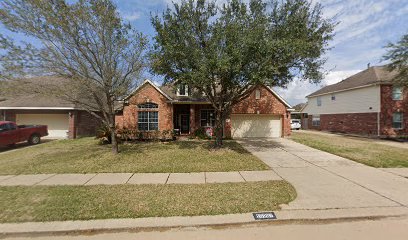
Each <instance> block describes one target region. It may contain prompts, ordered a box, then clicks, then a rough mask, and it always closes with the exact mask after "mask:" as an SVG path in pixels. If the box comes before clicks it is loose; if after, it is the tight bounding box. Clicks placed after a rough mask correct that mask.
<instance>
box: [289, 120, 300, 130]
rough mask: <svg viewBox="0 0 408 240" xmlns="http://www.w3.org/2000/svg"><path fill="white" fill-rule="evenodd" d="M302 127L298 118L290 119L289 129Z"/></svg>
mask: <svg viewBox="0 0 408 240" xmlns="http://www.w3.org/2000/svg"><path fill="white" fill-rule="evenodd" d="M301 127H302V125H301V123H300V119H291V120H290V129H296V130H299V129H300V128H301Z"/></svg>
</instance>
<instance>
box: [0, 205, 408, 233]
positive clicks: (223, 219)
mask: <svg viewBox="0 0 408 240" xmlns="http://www.w3.org/2000/svg"><path fill="white" fill-rule="evenodd" d="M275 214H276V216H277V219H276V220H262V221H259V220H258V221H257V220H254V218H253V215H252V213H242V214H227V215H214V216H192V217H150V218H135V219H103V220H88V221H56V222H26V223H4V224H0V237H23V236H46V235H77V234H81V233H82V234H83V233H103V232H120V231H129V232H138V231H153V230H165V229H171V228H184V227H227V226H234V225H247V224H257V223H265V224H285V223H296V222H320V223H327V222H332V221H351V220H364V219H379V218H388V217H403V216H408V208H406V207H377V208H350V209H318V210H280V211H275Z"/></svg>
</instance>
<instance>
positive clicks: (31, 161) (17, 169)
mask: <svg viewBox="0 0 408 240" xmlns="http://www.w3.org/2000/svg"><path fill="white" fill-rule="evenodd" d="M224 143H225V145H224V148H223V149H220V150H217V151H214V150H213V149H212V147H211V143H210V142H208V141H176V142H169V143H160V142H155V143H144V142H139V143H130V144H123V145H120V149H121V153H120V154H119V155H113V154H112V153H111V152H110V146H108V145H99V144H98V141H97V140H94V139H92V138H82V139H77V140H60V141H53V142H48V143H44V144H40V145H37V146H34V147H30V148H22V149H18V150H15V151H12V152H6V153H2V154H0V175H6V174H39V173H101V172H146V173H155V172H156V173H159V172H214V171H221V172H223V171H241V170H267V169H268V167H267V166H266V165H265V164H264V163H263V162H262V161H261V160H259V159H258V158H256V157H255V156H253V155H252V154H251V153H249V152H248V151H246V150H245V149H244V148H243V147H242V146H241V145H239V144H238V143H236V142H234V141H225V142H224Z"/></svg>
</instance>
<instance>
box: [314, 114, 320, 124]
mask: <svg viewBox="0 0 408 240" xmlns="http://www.w3.org/2000/svg"><path fill="white" fill-rule="evenodd" d="M315 118H316V119H319V120H315ZM312 126H313V127H320V115H312Z"/></svg>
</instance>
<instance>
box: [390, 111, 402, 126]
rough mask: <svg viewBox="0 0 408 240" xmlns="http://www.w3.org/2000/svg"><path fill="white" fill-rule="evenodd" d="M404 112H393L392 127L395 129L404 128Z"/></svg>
mask: <svg viewBox="0 0 408 240" xmlns="http://www.w3.org/2000/svg"><path fill="white" fill-rule="evenodd" d="M402 120H403V114H402V112H396V113H393V114H392V127H393V128H395V129H402V128H403V127H404V126H403V121H402Z"/></svg>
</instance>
